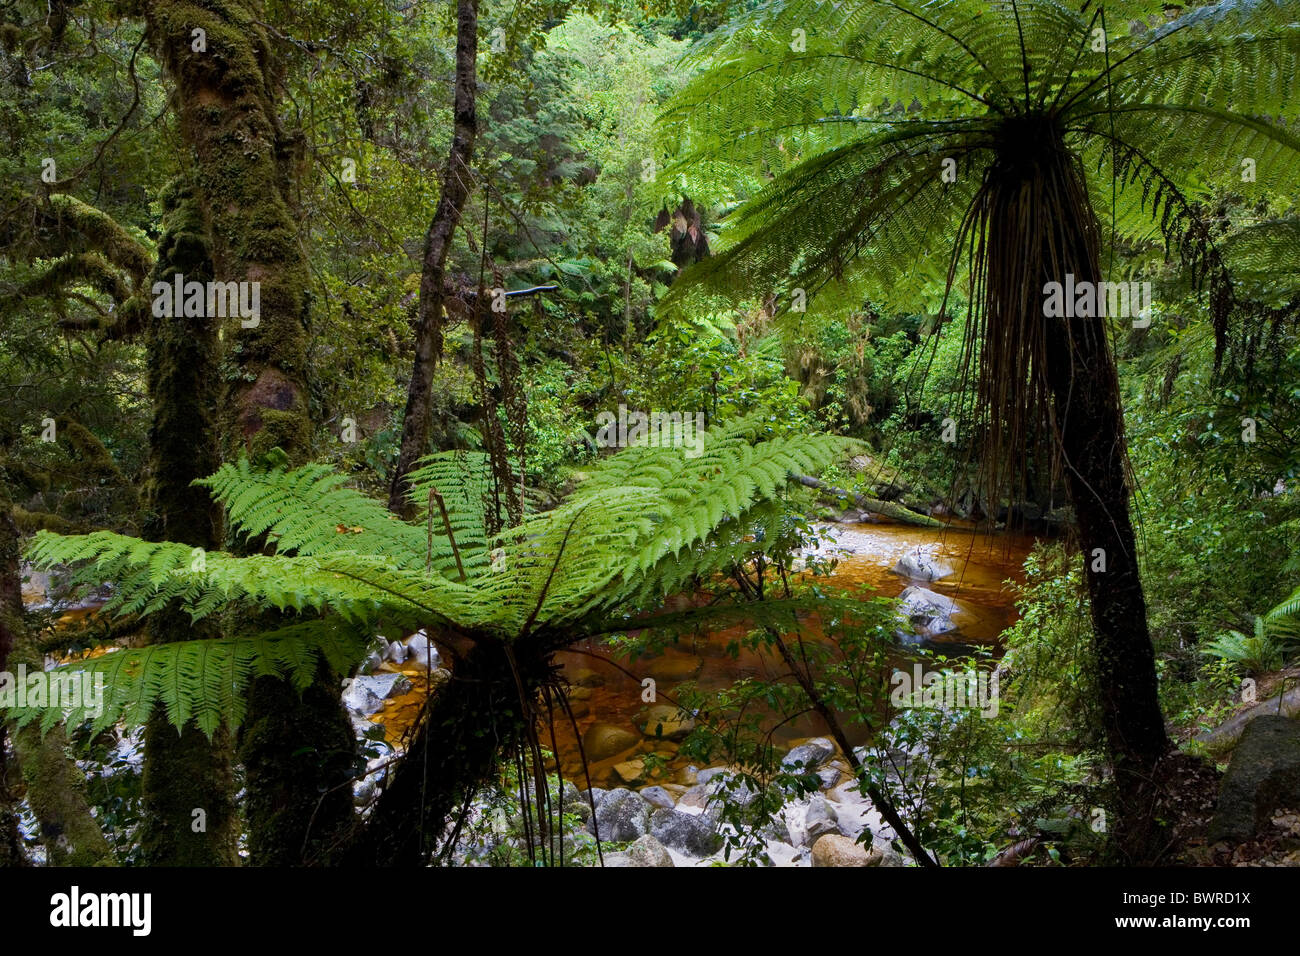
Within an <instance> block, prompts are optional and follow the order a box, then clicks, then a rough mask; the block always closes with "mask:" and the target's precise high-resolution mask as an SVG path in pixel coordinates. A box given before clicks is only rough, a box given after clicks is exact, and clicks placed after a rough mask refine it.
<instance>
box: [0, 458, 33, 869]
mask: <svg viewBox="0 0 1300 956" xmlns="http://www.w3.org/2000/svg"><path fill="white" fill-rule="evenodd" d="M11 508H12V506H11V504H10V501H9V495H8V493H7V490H6V489H5V487H4V485H3V484H0V671H7V670H8V669H9V654H10V652H11V651H13V649H14V639H15V637H16V635H17V633H18V630H19V628H21V627H22V614H23V595H22V578H21V576H20V574H19V567H20V565H19V551H18V529H17V527H15V526H14V520H13V516H12V514H11ZM8 729H9V725H8V724H7V723H6V722H4V721H3V720H0V867H8V866H24V865H26V862H27V859H26V857H25V856H24V855H23V851H22V842H21V840H20V839H19V836H18V799H17V797H16V796H15V795H14V793H13V791H12V790H11V789H10V783H11V781H10V779H9V756H8V749H9V748H8V743H7V742H6V739H5V738H6V736H7V731H8Z"/></svg>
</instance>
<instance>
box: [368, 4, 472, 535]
mask: <svg viewBox="0 0 1300 956" xmlns="http://www.w3.org/2000/svg"><path fill="white" fill-rule="evenodd" d="M477 58H478V0H458V3H457V5H456V96H455V105H454V111H453V118H454V123H455V129H454V131H453V135H452V140H451V151H450V153H449V154H448V156H447V168H446V170H445V171H444V173H443V177H442V193H441V195H439V197H438V206H437V208H436V209H435V210H434V213H433V220H432V221H431V222H430V223H429V231H428V233H427V234H426V235H425V238H424V261H423V264H422V266H421V271H420V303H419V314H418V317H417V323H416V329H415V365H414V367H413V368H412V369H411V384H410V387H409V389H408V390H407V396H406V412H405V414H404V415H403V416H402V441H401V445H400V448H399V450H398V455H397V465H396V467H395V468H394V470H393V481H392V486H391V488H390V489H389V494H388V507H389V509H390V510H391V511H393V512H394V513H396V514H399V515H401V516H402V517H404V518H410V517H411V516H412V515H413V514H414V511H415V508H414V505H412V503H411V502H410V501H408V500H407V498H406V491H407V481H406V476H407V475H408V474H409V473H410V471H411V469H412V468H414V467H415V462H416V461H417V460H418V459H419V458H420V457H421V456H423V455H426V454H428V451H429V433H430V431H431V429H432V427H433V400H434V395H433V372H434V369H435V367H436V366H437V363H438V360H439V359H440V358H441V355H442V321H443V315H442V313H443V299H444V298H445V296H446V283H447V254H448V253H449V252H450V251H451V243H452V239H453V238H454V236H455V232H456V226H457V224H458V223H459V222H460V217H461V213H462V212H463V211H464V209H465V204H466V203H467V202H469V194H470V187H471V185H472V173H471V170H470V167H469V164H470V161H471V160H472V159H473V157H474V139H475V136H476V135H477V133H478V114H477V108H476V106H475V103H476V93H477V90H476V82H477V81H476V79H475V73H476V66H477Z"/></svg>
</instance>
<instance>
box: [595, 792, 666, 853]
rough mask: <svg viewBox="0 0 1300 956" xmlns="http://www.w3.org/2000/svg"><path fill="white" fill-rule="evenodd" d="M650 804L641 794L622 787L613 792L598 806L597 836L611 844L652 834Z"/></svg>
mask: <svg viewBox="0 0 1300 956" xmlns="http://www.w3.org/2000/svg"><path fill="white" fill-rule="evenodd" d="M650 810H651V807H650V804H648V803H646V802H645V801H644V800H642V799H641V794H639V793H636V792H635V791H633V790H627V789H625V788H623V787H620V788H619V789H617V790H611V791H609V793H607V794H606V795H605V798H604V799H603V800H601V801H600V803H598V804H597V805H596V819H595V823H596V827H595V828H592V829H593V832H594V831H595V830H596V829H599V833H597V835H598V836H599V837H600V838H601V839H602V840H608V841H610V842H611V843H626V842H627V841H628V840H635V839H636V838H637V837H639V836H643V835H644V834H646V833H649V832H650Z"/></svg>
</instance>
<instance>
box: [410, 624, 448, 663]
mask: <svg viewBox="0 0 1300 956" xmlns="http://www.w3.org/2000/svg"><path fill="white" fill-rule="evenodd" d="M406 651H407V656H408V660H410V661H411V662H412V663H414V664H418V665H419V666H420V667H437V666H438V665H439V664H441V663H442V659H441V658H440V657H439V655H438V648H436V647H435V646H434V644H433V641H431V640H429V638H428V635H426V634H425V633H424V631H416V632H415V633H414V634H412V635H411V636H410V637H408V638H407V639H406Z"/></svg>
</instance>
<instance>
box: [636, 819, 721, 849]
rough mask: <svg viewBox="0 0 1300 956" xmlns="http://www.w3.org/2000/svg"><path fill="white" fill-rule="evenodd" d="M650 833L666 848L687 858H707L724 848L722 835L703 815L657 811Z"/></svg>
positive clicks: (651, 822) (651, 820) (651, 823)
mask: <svg viewBox="0 0 1300 956" xmlns="http://www.w3.org/2000/svg"><path fill="white" fill-rule="evenodd" d="M650 832H651V833H652V834H653V835H654V836H655V837H656V838H657V839H658V840H659V842H660V843H662V844H663V845H664V846H667V847H672V848H673V849H674V850H676V851H678V852H679V853H685V854H686V855H687V856H695V857H705V856H708V855H709V854H710V853H716V852H717V851H718V850H719V849H720V848H721V847H722V834H720V833H719V832H718V831H717V830H715V829H714V828H713V823H712V821H711V820H710V818H709V817H708V816H705V815H702V814H690V813H679V812H677V811H676V810H656V811H655V812H654V814H653V815H652V816H651V817H650Z"/></svg>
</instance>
